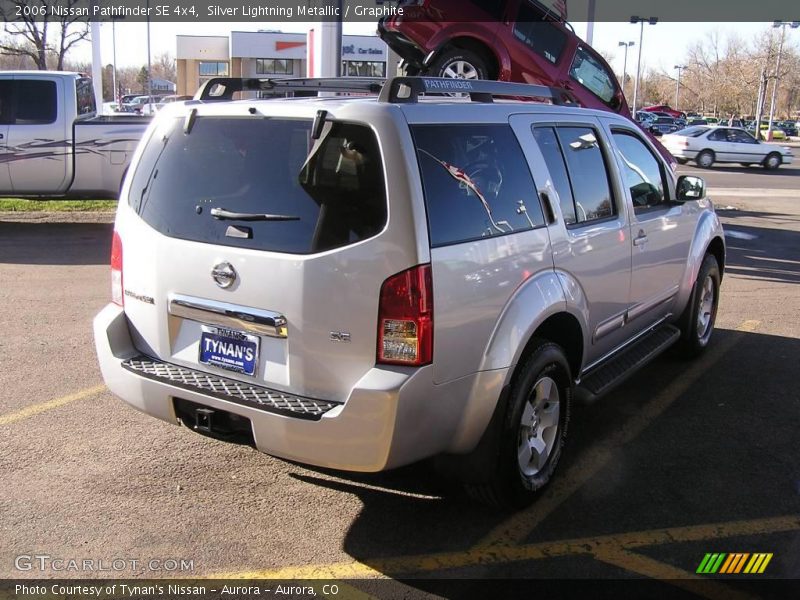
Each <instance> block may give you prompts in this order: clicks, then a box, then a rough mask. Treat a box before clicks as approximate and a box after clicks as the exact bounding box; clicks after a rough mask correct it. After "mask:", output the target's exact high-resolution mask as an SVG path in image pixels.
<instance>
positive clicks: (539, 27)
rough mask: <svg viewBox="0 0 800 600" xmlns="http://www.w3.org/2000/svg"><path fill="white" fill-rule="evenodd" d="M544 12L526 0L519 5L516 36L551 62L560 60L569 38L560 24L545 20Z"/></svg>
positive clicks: (515, 27) (515, 29)
mask: <svg viewBox="0 0 800 600" xmlns="http://www.w3.org/2000/svg"><path fill="white" fill-rule="evenodd" d="M543 18H544V13H542V11H541V10H540V9H538V8H536V7H534V6H532V5H531V4H530V3H529V2H527V1H526V0H522V1H521V2H520V5H519V13H518V14H517V21H516V23H514V37H515V38H517V39H518V40H519V41H521V42H522V43H523V44H525V45H526V46H528V47H529V48H530V49H531V50H533V51H534V52H536V54H538V55H539V56H543V57H544V58H546V59H547V60H548V61H549V62H551V63H554V64H555V63H556V62H558V59H559V57H560V56H561V51H562V50H563V49H564V44H565V42H566V39H567V35H566V33H564V32H563V31H562V30H561V29H559V28H558V26H556V25H554V24H553V23H552V22H551V21H544V20H542V19H543Z"/></svg>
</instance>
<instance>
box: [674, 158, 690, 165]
mask: <svg viewBox="0 0 800 600" xmlns="http://www.w3.org/2000/svg"><path fill="white" fill-rule="evenodd" d="M675 161H676V162H677V163H678V164H679V165H685V164H686V163H688V162H689V159H687V158H676V159H675Z"/></svg>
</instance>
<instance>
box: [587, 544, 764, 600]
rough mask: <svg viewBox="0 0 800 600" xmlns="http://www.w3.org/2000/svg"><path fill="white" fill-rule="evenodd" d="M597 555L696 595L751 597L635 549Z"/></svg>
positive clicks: (746, 599)
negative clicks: (635, 551) (638, 552)
mask: <svg viewBox="0 0 800 600" xmlns="http://www.w3.org/2000/svg"><path fill="white" fill-rule="evenodd" d="M594 557H595V558H596V559H597V560H599V561H602V562H604V563H607V564H610V565H614V566H615V567H620V568H622V569H625V570H626V571H630V572H631V573H636V574H638V575H643V576H645V577H649V578H651V579H660V580H662V581H669V583H670V585H674V586H676V587H679V588H681V589H684V590H687V591H689V592H691V593H693V594H695V595H697V596H702V597H703V598H710V599H711V600H717V599H718V598H725V600H752V598H753V597H752V596H751V595H750V594H745V593H742V592H739V591H737V590H734V589H732V588H731V587H729V586H727V585H725V584H722V583H720V582H718V581H714V580H713V579H707V578H702V577H700V576H698V575H695V574H694V573H689V572H688V571H684V570H683V569H678V568H677V567H673V566H672V565H668V564H665V563H662V562H659V561H657V560H655V559H652V558H650V557H648V556H642V555H641V554H636V553H634V552H629V551H627V550H622V549H619V548H617V549H613V548H608V549H603V550H601V551H599V552H597V553H595V555H594Z"/></svg>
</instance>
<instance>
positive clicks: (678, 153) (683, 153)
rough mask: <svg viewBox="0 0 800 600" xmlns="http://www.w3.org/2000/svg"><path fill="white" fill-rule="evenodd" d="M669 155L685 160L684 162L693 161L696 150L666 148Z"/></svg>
mask: <svg viewBox="0 0 800 600" xmlns="http://www.w3.org/2000/svg"><path fill="white" fill-rule="evenodd" d="M667 150H669V152H670V154H672V156H674V157H675V158H685V159H686V160H694V159H695V158H696V157H697V150H689V149H687V148H670V147H669V146H667Z"/></svg>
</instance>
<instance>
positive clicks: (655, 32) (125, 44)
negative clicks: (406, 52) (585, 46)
mask: <svg viewBox="0 0 800 600" xmlns="http://www.w3.org/2000/svg"><path fill="white" fill-rule="evenodd" d="M770 25H771V23H666V22H661V23H658V24H656V25H649V24H645V25H644V42H643V44H642V64H643V66H644V65H646V66H647V67H648V68H655V69H657V70H659V71H660V70H664V71H666V72H669V73H671V72H673V71H674V69H673V66H674V65H676V64H681V61H682V60H683V59H684V57H685V53H686V49H687V48H688V47H689V46H690V45H691V44H692V43H693V42H695V41H696V40H699V39H702V38H703V37H704V36H706V35H707V34H708V33H709V32H710V31H713V30H718V31H719V32H720V33H721V34H723V35H726V36H727V35H731V34H737V35H739V36H741V37H742V38H744V39H752V38H755V37H756V36H757V35H759V34H760V33H761V32H762V31H765V30H767V29H770ZM309 26H312V27H313V24H307V23H286V22H282V23H271V22H258V23H253V22H252V21H249V22H243V23H152V24H151V25H150V46H151V54H152V56H154V57H155V56H157V55H159V54H162V53H164V52H169V53H170V54H171V55H172V56H174V55H175V36H176V35H227V34H228V33H229V32H230V31H257V30H259V29H272V30H280V31H286V32H305V31H306V30H307V29H308V27H309ZM574 27H575V31H576V32H577V33H578V35H580V36H581V37H584V38H585V35H586V24H585V23H575V24H574ZM100 29H101V31H100V37H101V58H102V62H103V64H110V63H111V62H112V57H113V44H112V31H111V30H112V27H111V24H110V23H104V24H102V25H101V28H100ZM639 29H640V25H631V24H630V23H595V27H594V40H593V43H592V45H593V46H594V48H595V49H597V50H598V51H600V52H603V53H605V54H606V55H609V56H613V57H614V60H613V61H612V67H614V69H615V70H616V71H617V72H621V71H622V62H623V58H624V57H623V54H624V50H623V48H621V47H619V45H618V44H619V42H621V41H625V42H629V41H633V42H635V45H634V46H633V47H631V48H630V50H629V51H628V72H629V73H631V72H632V70H634V69H635V66H636V59H637V53H638V46H639ZM344 33H346V34H373V33H375V27H374V25H372V24H370V23H345V25H344ZM146 34H147V25H146V24H145V23H131V22H127V23H117V24H116V51H117V52H116V53H117V66H118V67H125V66H141V65H144V64H146V63H147V44H146V42H145V40H146ZM792 38H794V39H792ZM798 41H800V31H798V30H791V29H787V43H792V42H794V43H795V44H797V42H798ZM71 57H72V58H74V59H75V60H78V61H82V62H91V46H90V44H88V43H87V44H82V45H81V46H80V47H79V48H78V49H76V50H75V51H74V52H73V53H71Z"/></svg>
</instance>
